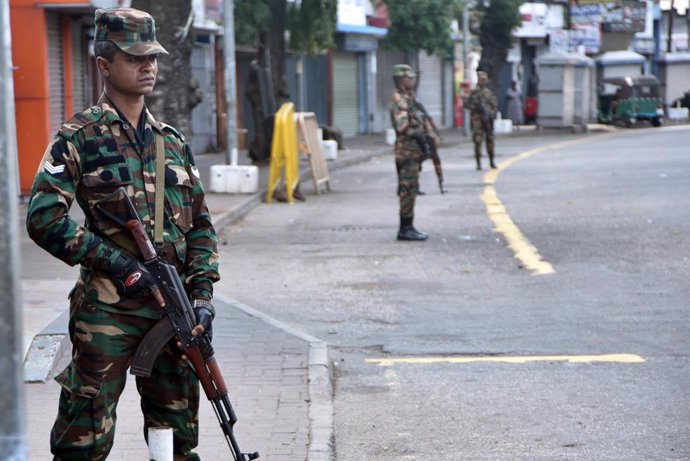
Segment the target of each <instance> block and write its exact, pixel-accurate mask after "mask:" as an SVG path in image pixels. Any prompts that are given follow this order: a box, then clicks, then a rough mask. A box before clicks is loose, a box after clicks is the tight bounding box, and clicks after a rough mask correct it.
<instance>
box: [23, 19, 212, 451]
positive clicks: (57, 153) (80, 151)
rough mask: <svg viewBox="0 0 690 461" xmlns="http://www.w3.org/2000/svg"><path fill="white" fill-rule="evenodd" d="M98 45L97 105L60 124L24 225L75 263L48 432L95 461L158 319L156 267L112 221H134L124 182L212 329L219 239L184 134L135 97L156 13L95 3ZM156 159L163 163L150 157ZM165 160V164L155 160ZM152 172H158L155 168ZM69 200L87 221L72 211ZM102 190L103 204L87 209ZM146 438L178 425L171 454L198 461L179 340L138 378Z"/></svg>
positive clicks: (194, 410) (149, 79) (146, 78)
mask: <svg viewBox="0 0 690 461" xmlns="http://www.w3.org/2000/svg"><path fill="white" fill-rule="evenodd" d="M95 23H96V31H95V42H94V52H95V55H96V65H97V66H98V70H99V72H100V73H101V76H102V77H103V81H104V91H103V95H102V96H101V98H100V100H99V101H98V103H97V104H96V105H95V106H93V107H91V108H90V109H88V110H86V111H84V112H82V113H79V114H76V115H75V116H73V117H72V118H71V119H70V120H69V121H67V122H66V123H65V124H64V125H62V127H61V128H60V129H59V130H58V132H57V134H56V135H55V137H54V138H53V139H52V140H51V142H50V144H49V145H48V148H47V150H46V152H45V154H44V156H43V160H42V161H41V164H40V166H39V168H38V172H37V174H36V178H35V180H34V184H33V188H32V192H31V201H30V202H29V205H28V214H27V221H26V226H27V230H28V232H29V235H30V236H31V238H32V239H33V240H34V241H35V242H36V243H37V244H38V245H39V246H41V247H42V248H44V249H45V250H46V251H48V252H49V253H51V254H52V255H53V256H55V257H57V258H59V259H61V260H63V261H64V262H66V263H67V264H69V265H76V264H80V265H81V271H80V275H79V279H78V281H77V283H76V285H75V287H74V289H73V290H72V291H71V292H70V294H69V299H70V321H69V333H70V338H71V340H72V346H73V349H72V361H71V363H70V364H69V366H68V367H67V368H66V369H65V370H64V371H63V372H62V373H60V374H59V375H58V376H57V377H56V378H55V379H56V381H57V382H58V383H59V384H60V385H61V386H62V390H61V394H60V404H59V410H58V416H57V418H56V421H55V424H54V425H53V429H52V431H51V434H50V445H51V452H52V453H53V455H54V456H55V458H54V459H55V460H104V459H106V458H107V457H108V454H109V452H110V450H111V448H112V445H113V438H114V435H115V424H116V407H117V403H118V400H119V397H120V394H121V393H122V390H123V389H124V386H125V379H126V375H127V369H128V368H129V366H130V364H131V362H132V356H133V355H134V352H135V350H136V348H137V346H138V344H139V342H140V340H141V339H142V338H143V337H144V336H145V335H146V334H147V333H148V332H149V331H150V330H151V328H152V327H153V326H154V325H155V324H156V323H157V322H158V320H159V319H161V318H162V314H163V312H162V310H161V308H160V306H159V305H158V303H157V302H156V301H155V300H154V298H153V297H152V296H151V287H153V286H155V281H154V279H153V276H152V275H151V274H150V273H149V271H148V270H147V269H146V268H145V267H144V266H143V265H142V264H141V263H140V262H139V260H138V256H139V255H138V250H137V249H136V248H137V247H136V246H135V244H134V242H133V241H132V240H131V238H130V237H129V233H128V231H127V230H126V229H124V228H122V227H121V226H120V225H118V224H117V223H116V222H113V218H115V219H117V220H123V221H127V220H129V219H131V218H132V214H131V212H130V211H129V210H128V209H127V207H126V206H125V204H124V203H123V202H124V201H123V200H116V199H112V200H108V201H105V202H103V201H102V200H103V199H104V198H106V197H108V196H109V195H110V194H112V193H113V192H115V191H116V190H118V189H119V188H124V189H125V191H126V193H127V195H128V196H129V198H130V199H131V201H132V203H133V205H134V211H135V212H136V214H137V216H138V218H139V219H140V220H141V221H142V223H143V225H144V227H145V229H146V232H147V234H148V236H149V238H152V240H154V241H155V245H156V250H157V253H158V254H159V255H160V257H161V258H162V259H163V260H164V261H165V262H167V263H169V264H171V265H173V266H174V267H175V268H176V269H177V271H178V273H179V275H180V278H181V280H182V281H183V283H184V284H185V289H186V292H187V295H188V296H189V298H190V300H191V301H192V304H193V306H194V311H195V314H196V322H197V324H198V325H197V326H196V327H195V328H194V331H195V333H196V334H200V333H202V332H203V331H207V332H208V333H210V332H211V321H212V319H213V317H214V314H215V312H214V308H213V305H212V304H211V300H212V296H213V283H214V282H216V281H218V280H219V279H220V276H219V274H218V252H217V237H216V234H215V230H214V229H213V226H212V224H211V219H210V215H209V213H208V209H207V207H206V204H205V199H204V189H203V187H202V185H201V182H200V180H199V173H198V171H197V169H196V167H195V166H194V159H193V157H192V153H191V151H190V150H189V147H188V145H187V143H186V141H185V139H184V137H183V136H182V135H181V134H180V133H179V132H178V131H177V130H175V129H174V128H172V127H171V126H168V125H166V124H164V123H161V122H158V121H156V120H155V119H154V118H153V116H152V115H151V114H150V113H149V111H148V110H147V108H146V105H145V102H144V97H145V96H146V95H148V94H150V93H151V92H152V91H153V87H154V85H155V83H156V75H157V72H158V65H157V56H158V55H160V54H167V52H166V51H165V49H164V48H163V47H162V46H161V45H160V44H159V43H158V42H157V41H156V32H155V31H156V27H155V23H154V20H153V18H152V17H151V16H150V15H149V14H148V13H145V12H143V11H138V10H135V9H131V8H112V9H101V10H97V11H96V14H95ZM157 160H158V161H157ZM159 162H160V163H159ZM157 178H158V179H160V180H161V181H160V182H158V181H156V179H157ZM75 200H76V202H77V204H78V205H79V207H80V208H81V209H82V210H83V212H84V215H85V218H86V219H85V223H84V225H83V226H82V225H81V224H80V223H78V222H76V221H75V220H74V219H73V218H72V217H71V216H70V215H69V209H70V207H71V205H72V203H73V202H74V201H75ZM99 201H101V203H102V204H103V206H102V208H103V210H104V211H105V212H106V213H107V214H108V215H110V216H107V215H106V214H104V213H99V212H98V211H96V210H95V209H94V208H95V207H94V205H95V203H96V202H99ZM136 384H137V390H138V391H139V394H140V395H141V409H142V413H143V415H144V436H145V437H146V436H147V432H148V428H149V427H152V426H167V427H170V428H172V429H173V434H174V435H173V440H174V450H175V458H174V459H175V460H198V459H199V457H198V455H196V454H195V453H193V452H192V450H193V449H194V447H196V446H197V442H198V436H199V428H198V408H199V383H198V380H197V378H196V376H195V375H194V373H193V371H192V369H191V367H190V366H188V365H187V363H186V362H185V361H184V360H183V358H182V357H181V353H180V351H179V350H178V349H177V348H176V347H175V345H174V344H168V345H167V346H166V347H164V348H163V349H162V351H161V353H160V355H159V357H158V358H157V360H156V363H155V365H154V368H153V373H152V375H151V377H150V378H140V377H137V379H136Z"/></svg>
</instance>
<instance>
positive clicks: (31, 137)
mask: <svg viewBox="0 0 690 461" xmlns="http://www.w3.org/2000/svg"><path fill="white" fill-rule="evenodd" d="M41 113H47V108H46V107H45V103H44V102H43V101H42V100H40V99H35V100H25V101H23V102H22V103H21V104H17V106H16V122H17V153H18V163H19V184H20V194H21V195H24V196H27V195H29V193H30V192H31V185H32V184H33V181H34V175H35V174H36V169H37V168H38V165H39V163H40V162H41V159H42V158H43V153H44V152H45V150H46V147H47V146H48V141H49V136H50V134H49V133H48V121H47V119H42V118H41V117H38V116H37V114H41Z"/></svg>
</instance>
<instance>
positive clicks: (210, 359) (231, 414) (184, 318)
mask: <svg viewBox="0 0 690 461" xmlns="http://www.w3.org/2000/svg"><path fill="white" fill-rule="evenodd" d="M119 196H121V197H119ZM114 200H123V201H124V202H125V204H126V206H127V208H128V209H129V211H130V214H131V217H130V219H129V220H128V221H127V222H124V221H122V220H121V219H120V218H118V217H117V216H115V215H113V214H112V213H110V212H108V211H106V210H104V209H103V208H102V204H103V203H105V202H110V201H114ZM95 208H96V209H97V210H98V211H99V212H101V213H102V214H103V215H104V216H106V217H108V218H109V219H111V220H112V221H114V222H115V223H117V224H119V225H120V226H122V227H125V228H126V229H127V230H128V231H129V233H130V235H131V237H132V239H133V240H134V242H135V243H136V246H137V248H138V249H139V252H140V254H141V256H142V258H143V261H142V263H143V265H144V267H146V269H147V270H148V271H149V272H150V273H151V275H152V276H153V277H154V279H155V280H156V282H157V287H156V289H155V290H153V293H152V295H153V297H154V299H155V300H156V301H157V302H158V304H159V305H160V306H161V308H162V309H163V312H164V315H165V316H164V318H163V319H161V320H160V321H159V322H158V323H157V324H156V325H154V327H153V328H152V329H151V330H150V331H149V332H148V333H147V334H146V336H144V338H143V339H142V340H141V343H140V344H139V346H138V348H137V350H136V352H135V354H134V359H133V361H132V366H131V368H130V373H131V374H133V375H135V376H140V377H149V376H151V369H152V368H153V364H154V362H155V361H156V358H157V357H158V354H159V352H160V351H161V349H162V348H163V347H164V346H165V345H166V344H167V343H168V342H169V341H170V340H171V339H173V338H176V339H177V341H178V342H179V343H180V344H181V346H180V348H181V349H182V352H183V353H184V355H186V356H187V358H188V359H189V362H190V364H191V365H192V369H193V370H194V373H195V374H196V375H197V377H198V378H199V381H200V382H201V386H202V387H203V388H204V393H205V394H206V397H208V399H209V401H210V402H211V404H212V405H213V410H214V411H215V413H216V416H217V417H218V421H219V422H220V427H221V429H222V430H223V434H224V435H225V440H226V441H227V443H228V446H229V447H230V450H231V452H232V456H233V458H234V460H235V461H251V460H253V459H257V458H258V457H259V453H257V452H254V453H242V451H241V450H240V448H239V446H238V445H237V440H235V435H234V433H233V426H234V425H235V423H236V422H237V416H236V415H235V411H234V410H233V408H232V405H231V404H230V398H229V397H228V390H227V387H226V386H225V380H224V379H223V375H222V374H221V373H220V369H219V368H218V363H217V362H216V359H215V357H214V352H213V347H212V346H211V338H209V336H208V334H207V333H206V332H204V333H202V334H201V335H197V336H192V329H193V328H194V327H195V326H196V316H195V315H194V309H193V307H192V305H191V303H190V302H189V298H188V297H187V295H186V293H185V289H184V286H183V284H182V281H181V280H180V276H179V275H178V274H177V270H176V269H175V267H174V266H172V265H170V264H168V263H166V262H164V261H163V260H162V259H161V258H160V256H158V254H157V253H156V250H155V249H154V246H153V244H152V243H151V240H150V239H149V237H148V235H147V234H146V230H145V229H144V225H143V224H142V223H141V221H140V220H139V218H138V216H137V213H136V210H135V209H134V205H133V204H132V201H131V200H130V199H129V196H128V195H127V193H126V192H125V190H124V188H119V189H118V190H117V191H115V192H114V193H113V194H112V195H110V196H108V197H105V198H104V199H102V200H101V201H99V202H98V203H96V206H95Z"/></svg>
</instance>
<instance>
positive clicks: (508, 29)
mask: <svg viewBox="0 0 690 461" xmlns="http://www.w3.org/2000/svg"><path fill="white" fill-rule="evenodd" d="M521 3H522V1H521V0H491V3H490V4H489V5H488V6H487V5H485V4H483V3H482V4H480V5H479V6H478V7H477V8H478V9H479V11H480V13H481V25H480V28H479V43H480V44H481V45H482V56H481V59H480V61H479V68H480V69H481V70H484V71H486V72H487V73H488V74H489V76H490V78H491V87H492V90H494V92H496V91H498V72H499V71H500V70H501V66H502V65H503V63H504V62H505V61H506V58H507V57H508V50H510V47H511V46H512V43H513V35H512V32H513V29H514V28H516V27H518V26H520V24H522V18H521V16H520V4H521Z"/></svg>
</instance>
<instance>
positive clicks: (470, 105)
mask: <svg viewBox="0 0 690 461" xmlns="http://www.w3.org/2000/svg"><path fill="white" fill-rule="evenodd" d="M465 107H467V109H468V110H469V111H470V115H471V116H472V119H473V120H474V119H476V120H477V121H479V122H481V120H482V118H483V116H484V114H486V115H487V116H488V118H489V119H491V120H493V119H494V118H496V113H497V112H498V102H497V101H496V96H494V94H493V92H492V91H491V90H490V89H488V88H487V87H481V86H477V87H476V88H475V89H473V90H472V91H471V92H470V95H469V96H468V97H467V99H466V100H465Z"/></svg>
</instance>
